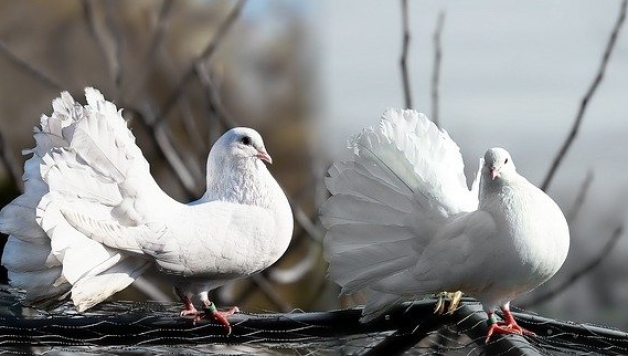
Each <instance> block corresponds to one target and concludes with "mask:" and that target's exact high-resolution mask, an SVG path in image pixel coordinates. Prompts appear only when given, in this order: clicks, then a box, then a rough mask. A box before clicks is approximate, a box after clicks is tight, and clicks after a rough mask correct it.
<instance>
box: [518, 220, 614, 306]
mask: <svg viewBox="0 0 628 356" xmlns="http://www.w3.org/2000/svg"><path fill="white" fill-rule="evenodd" d="M623 232H624V226H623V225H620V226H619V227H617V228H616V229H615V231H613V234H612V235H611V237H610V238H609V239H608V241H606V244H605V245H604V247H603V248H602V250H601V251H600V252H599V253H598V254H597V256H595V257H594V258H593V259H592V260H591V261H589V263H586V264H585V265H583V266H582V268H580V269H579V270H577V271H576V272H574V273H573V274H572V275H571V276H570V277H569V278H567V279H566V280H565V281H564V282H563V283H561V284H559V285H558V286H557V287H556V288H554V289H552V290H550V291H548V292H547V293H545V294H541V295H539V296H538V297H536V298H534V299H532V300H531V301H530V302H528V303H525V304H523V305H521V306H520V307H521V308H530V307H532V306H534V305H538V304H542V303H545V302H547V301H548V300H550V299H552V298H554V297H556V296H558V295H559V294H561V293H564V292H565V291H566V290H567V289H569V288H570V287H571V286H573V285H574V284H575V283H576V282H577V281H578V280H580V279H581V278H582V277H584V276H586V275H587V274H589V273H590V272H591V271H593V270H594V269H595V268H596V267H597V266H598V265H599V264H600V263H602V262H603V261H604V259H605V258H607V257H608V254H609V253H610V252H611V251H612V250H613V248H614V247H615V245H617V242H618V241H619V238H620V237H621V235H622V234H623Z"/></svg>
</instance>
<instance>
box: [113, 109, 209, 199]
mask: <svg viewBox="0 0 628 356" xmlns="http://www.w3.org/2000/svg"><path fill="white" fill-rule="evenodd" d="M124 112H125V113H130V114H133V115H135V116H136V117H139V118H140V120H139V122H140V123H141V124H144V125H145V126H146V128H147V129H148V130H149V132H150V133H151V134H150V135H149V136H150V137H151V139H152V140H153V143H154V144H155V147H157V148H158V150H159V152H160V153H161V154H162V155H163V156H164V157H165V158H166V161H167V162H168V164H169V165H170V167H171V168H172V171H173V172H174V173H175V176H176V177H177V178H178V179H179V182H180V183H181V186H182V187H183V189H184V190H185V192H186V194H187V196H188V198H197V197H198V195H199V189H198V187H199V186H200V184H201V181H202V178H201V177H200V176H199V175H198V174H197V175H195V174H193V173H192V171H191V170H190V169H189V167H187V166H186V165H185V162H184V160H183V159H182V158H181V155H180V154H179V152H178V151H177V150H176V149H175V148H174V145H173V143H172V142H173V140H172V139H171V137H170V136H169V133H171V131H170V130H167V129H166V128H165V127H164V125H158V126H157V125H155V121H156V119H155V117H154V115H153V114H152V111H151V110H150V108H146V109H145V110H142V111H139V110H137V109H134V108H133V107H130V106H127V107H126V109H125V111H124Z"/></svg>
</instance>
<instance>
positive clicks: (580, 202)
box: [565, 170, 594, 224]
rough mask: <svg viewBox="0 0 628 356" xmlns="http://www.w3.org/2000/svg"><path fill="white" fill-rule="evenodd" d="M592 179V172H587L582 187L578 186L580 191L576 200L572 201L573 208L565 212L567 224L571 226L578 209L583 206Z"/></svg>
mask: <svg viewBox="0 0 628 356" xmlns="http://www.w3.org/2000/svg"><path fill="white" fill-rule="evenodd" d="M593 178H594V176H593V171H591V170H589V171H587V176H586V177H585V178H584V182H582V185H581V186H580V190H579V191H578V195H577V196H576V200H575V201H574V203H573V206H572V207H571V209H569V212H567V214H566V216H565V218H566V219H567V222H568V223H569V224H573V222H574V221H575V220H576V217H577V216H578V213H579V212H580V209H581V208H582V205H584V202H585V200H586V198H587V193H588V192H589V188H590V187H591V183H593Z"/></svg>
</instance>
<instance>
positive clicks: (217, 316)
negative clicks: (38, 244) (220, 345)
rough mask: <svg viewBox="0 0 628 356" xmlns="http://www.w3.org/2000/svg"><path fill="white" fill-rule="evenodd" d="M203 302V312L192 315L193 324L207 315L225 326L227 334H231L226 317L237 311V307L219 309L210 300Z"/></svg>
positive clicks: (238, 310)
mask: <svg viewBox="0 0 628 356" xmlns="http://www.w3.org/2000/svg"><path fill="white" fill-rule="evenodd" d="M204 304H205V306H204V310H205V312H203V313H197V314H196V316H195V317H194V324H196V323H197V322H198V321H200V320H201V319H203V318H204V317H207V316H209V317H211V318H212V319H214V320H215V321H216V322H218V323H219V324H221V325H223V326H224V327H225V329H226V331H227V335H231V324H230V323H229V320H227V317H228V316H231V315H233V314H235V313H239V312H240V309H239V308H238V307H233V308H231V309H229V310H226V311H219V310H218V309H216V306H214V303H212V302H207V303H204Z"/></svg>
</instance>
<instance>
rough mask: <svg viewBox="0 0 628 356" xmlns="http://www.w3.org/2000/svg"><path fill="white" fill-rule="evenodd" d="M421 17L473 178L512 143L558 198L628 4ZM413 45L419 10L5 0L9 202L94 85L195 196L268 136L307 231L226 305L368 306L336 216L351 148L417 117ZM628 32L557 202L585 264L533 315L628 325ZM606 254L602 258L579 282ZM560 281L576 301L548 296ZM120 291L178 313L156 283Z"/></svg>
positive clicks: (427, 6) (421, 50) (0, 54)
mask: <svg viewBox="0 0 628 356" xmlns="http://www.w3.org/2000/svg"><path fill="white" fill-rule="evenodd" d="M408 5H409V6H408V11H407V15H408V21H409V22H408V23H409V28H408V30H409V33H410V35H411V37H410V42H409V48H408V49H409V51H408V56H407V66H408V76H407V78H408V79H409V87H410V94H411V98H412V107H413V108H415V109H417V110H419V111H421V112H424V113H426V114H427V115H428V116H429V117H437V119H438V122H439V125H440V126H441V127H443V128H444V129H445V130H447V131H448V132H449V134H450V135H451V137H452V138H453V139H454V141H456V142H457V143H458V145H459V146H460V148H461V152H462V154H463V156H464V159H465V163H466V166H467V175H468V176H469V177H474V176H475V171H476V169H477V162H478V158H479V157H480V156H481V155H482V154H483V153H484V151H485V150H486V149H487V148H488V147H492V146H503V147H505V148H507V149H508V150H509V151H510V152H511V153H512V155H513V157H514V160H515V161H516V163H517V167H518V170H519V171H520V172H521V173H522V174H523V175H524V176H526V177H527V178H528V179H530V180H531V181H532V182H533V183H535V184H537V185H541V184H542V182H543V180H544V179H545V177H546V176H547V173H548V170H549V168H550V166H551V163H552V160H553V159H554V157H555V156H556V154H557V152H558V150H559V148H560V147H561V145H562V144H563V141H564V140H565V138H566V137H567V135H568V133H569V130H570V129H571V128H572V125H573V122H574V120H575V118H576V114H577V112H578V109H579V107H580V105H581V101H582V99H583V97H584V95H585V93H586V91H587V90H588V88H589V86H590V85H591V83H592V82H593V79H594V77H595V76H596V73H597V72H598V68H599V66H600V61H601V59H602V55H603V53H604V51H605V48H606V46H607V42H608V39H609V36H610V34H611V31H612V29H613V26H614V24H615V22H616V19H617V17H618V15H619V9H620V2H619V1H604V2H600V1H594V0H573V1H569V2H566V1H540V0H534V1H527V2H516V1H510V0H508V1H499V0H480V1H474V2H464V1H436V0H432V1H428V0H422V1H409V4H408ZM439 18H440V19H441V20H440V26H437V25H439ZM437 29H438V30H437ZM622 32H625V31H622ZM435 33H437V34H438V35H439V36H437V37H438V38H439V41H438V43H439V45H440V48H441V52H440V53H441V57H440V60H439V61H436V60H435V59H434V58H435V42H434V35H435ZM402 35H403V23H402V2H401V1H386V2H384V1H378V0H360V1H358V0H352V1H333V0H322V1H314V0H311V1H288V0H254V1H248V2H246V1H227V0H221V1H200V0H182V1H177V2H175V1H168V0H165V1H148V0H141V1H133V2H131V1H128V2H122V1H113V0H101V1H96V0H83V1H80V0H58V1H55V2H50V1H46V0H37V1H35V0H28V1H23V0H5V1H2V2H0V78H1V80H0V134H1V138H2V140H1V141H2V142H1V147H2V152H1V153H2V163H3V166H2V169H1V170H0V177H1V187H2V189H1V192H0V203H1V205H2V206H4V205H5V204H6V203H8V202H9V201H11V200H12V199H13V198H15V197H16V196H17V195H18V194H19V192H20V189H21V181H20V176H21V174H22V165H23V162H24V160H25V157H23V156H21V154H20V151H21V149H22V148H26V147H32V146H33V145H34V141H33V139H32V136H31V135H32V127H33V126H36V125H38V123H39V116H40V115H41V114H42V113H47V114H49V113H50V112H51V111H52V109H51V105H50V103H51V101H52V99H54V98H55V97H56V96H58V94H59V92H60V91H62V90H67V91H69V92H70V93H71V94H72V95H73V96H74V97H75V99H77V100H79V101H83V98H82V95H83V94H82V91H83V88H84V87H85V86H94V87H96V88H98V89H100V90H101V91H102V92H103V94H104V95H105V97H106V98H108V99H109V100H113V101H114V102H115V103H116V104H117V105H118V107H120V108H124V114H125V118H127V119H128V120H129V122H130V126H131V127H132V130H133V133H134V134H135V135H136V136H137V138H138V145H139V146H140V147H141V149H142V151H143V152H144V154H145V155H146V157H147V158H148V160H149V162H151V170H152V172H153V174H154V175H155V176H156V177H157V179H158V182H159V183H160V185H161V186H162V188H163V189H164V190H166V191H167V192H168V193H170V194H171V195H172V196H174V197H175V198H177V199H179V200H182V201H186V200H190V199H193V198H196V197H198V196H200V195H201V194H202V192H203V190H204V182H205V180H204V170H205V168H204V164H205V159H206V156H207V152H208V151H209V148H210V147H211V145H212V143H213V142H214V141H215V139H217V138H218V137H219V136H220V135H221V134H222V133H223V132H224V131H225V130H226V129H227V128H229V127H231V126H235V125H244V126H251V127H254V128H255V129H257V130H258V131H260V132H261V134H262V136H263V137H264V138H265V141H266V145H267V148H268V150H269V152H270V154H271V155H272V156H273V160H274V162H275V163H274V164H273V165H272V166H271V167H270V169H271V171H272V172H273V174H274V175H275V177H277V179H278V181H279V182H280V184H282V186H283V187H284V188H285V190H286V191H287V193H288V195H289V197H290V199H291V202H292V204H293V208H294V211H295V219H296V221H297V225H296V228H295V235H294V237H293V241H292V244H291V246H290V249H289V251H288V253H287V254H286V255H285V256H284V257H283V258H282V259H281V260H280V261H279V262H278V263H277V264H276V265H275V266H274V267H272V268H270V269H269V270H267V271H265V272H264V273H262V274H260V275H259V276H257V277H255V278H253V279H250V280H246V281H240V282H237V283H234V284H231V285H228V286H226V287H224V288H222V289H221V290H219V291H217V292H216V293H215V295H214V299H215V300H216V301H217V303H218V304H219V305H231V304H237V305H239V306H240V307H241V308H242V309H243V310H246V311H249V312H263V311H271V310H272V311H283V312H288V311H291V310H293V309H295V308H300V309H303V310H308V311H310V310H311V311H313V310H319V311H320V310H328V309H332V308H338V307H345V306H349V305H352V304H353V303H356V302H357V303H359V302H360V296H356V297H355V298H343V299H341V300H339V299H338V298H337V293H338V289H337V288H336V287H335V286H334V285H332V284H331V283H329V282H327V281H326V279H325V272H326V263H325V262H324V260H323V256H322V246H321V242H322V237H323V236H324V231H323V230H322V229H321V227H320V224H319V223H318V220H317V207H318V206H319V205H320V204H321V203H322V202H323V201H324V200H325V199H326V197H327V193H326V190H325V188H324V184H323V182H322V179H323V177H324V176H325V172H326V169H327V167H328V166H329V164H330V163H331V162H332V161H333V160H335V159H340V158H342V157H346V155H347V154H348V152H347V150H346V148H345V147H346V141H347V139H348V138H349V137H350V136H351V135H353V134H356V133H358V132H360V130H361V129H362V128H363V127H365V126H370V125H376V124H377V122H378V119H379V116H380V114H381V113H382V112H383V111H384V110H385V109H386V108H388V107H404V106H405V105H406V102H405V99H404V90H403V86H402V83H403V80H402V79H403V77H402V72H401V70H400V65H399V62H400V58H401V53H402V38H403V36H402ZM627 38H628V37H627V35H626V34H625V33H620V34H619V37H618V40H617V43H616V45H615V48H614V49H613V53H612V56H611V58H610V61H609V63H608V67H607V68H606V71H605V74H604V78H603V81H602V82H601V83H600V86H599V88H598V90H597V91H596V92H595V95H594V96H593V97H592V98H591V100H589V101H588V106H587V108H586V109H587V110H586V113H585V115H584V117H583V122H582V125H581V126H580V127H579V132H578V135H577V137H576V139H575V141H574V144H573V146H572V147H571V149H570V150H569V151H568V153H567V155H566V156H565V159H564V161H563V162H562V164H561V166H560V167H559V169H558V171H557V174H556V175H555V177H554V179H553V181H552V183H551V185H550V186H549V189H548V193H549V194H550V195H551V196H552V197H553V198H554V199H555V200H556V201H557V202H558V203H559V205H560V206H561V207H562V208H563V210H564V211H565V212H566V213H567V215H568V216H569V218H570V224H571V229H572V248H571V251H570V256H569V258H568V261H567V263H566V265H565V266H564V268H563V269H562V270H561V272H559V274H558V275H557V276H556V277H555V278H554V279H552V280H551V281H550V282H549V283H547V284H546V285H545V286H543V287H542V288H540V289H539V290H538V291H536V292H534V293H533V294H531V295H530V296H527V297H524V298H521V299H519V300H516V301H515V302H514V303H513V304H514V305H525V306H526V307H527V308H528V309H529V310H533V311H536V312H538V313H541V314H543V315H546V316H548V317H553V318H558V319H564V320H572V321H576V322H591V323H602V324H608V325H612V326H615V327H619V328H622V329H624V330H626V329H628V320H627V319H626V318H625V317H624V315H625V313H624V312H623V306H624V305H625V304H627V303H628V283H627V280H626V278H627V277H626V276H627V275H628V273H627V272H628V265H626V263H625V261H626V257H627V256H628V242H627V241H626V239H625V238H624V237H622V236H621V234H617V235H615V236H617V237H618V239H616V240H611V239H612V237H613V234H614V231H616V230H617V229H618V228H620V227H622V226H623V224H624V222H625V221H626V212H627V208H628V205H627V203H626V201H627V200H626V196H628V179H627V178H628V159H626V152H628V140H626V139H625V138H626V137H627V136H628V117H627V116H626V115H627V113H628V100H626V95H627V93H628V41H627ZM435 63H439V64H440V68H439V69H437V70H435ZM435 72H438V73H439V79H438V80H437V82H436V83H437V86H436V87H435V86H434V84H433V83H434V82H433V79H432V78H433V75H434V73H435ZM435 88H436V89H437V93H438V101H437V103H438V106H437V107H436V106H435V105H434V100H433V97H432V93H433V90H435ZM436 110H437V113H438V114H437V115H436V114H435V113H436ZM4 238H5V237H3V239H4ZM3 241H4V240H3ZM608 241H615V242H613V243H612V244H609V243H608ZM591 261H597V262H599V263H591V265H592V266H594V268H591V269H590V270H589V271H587V272H586V273H583V274H581V275H582V277H581V278H578V279H577V280H576V281H575V282H574V283H568V281H570V280H571V279H572V278H573V276H574V274H575V273H579V271H581V270H582V268H583V267H585V266H587V265H588V264H589V263H590V262H591ZM4 281H5V282H6V275H5V276H4ZM563 285H568V287H566V288H565V287H562V286H563ZM556 288H559V289H560V290H561V293H557V294H556V295H555V296H554V297H552V298H549V299H547V300H545V301H543V302H538V299H537V298H539V297H540V296H542V295H544V294H545V293H547V292H551V291H553V290H555V289H556ZM114 298H118V299H133V300H145V299H153V300H164V301H165V300H175V297H174V294H173V293H172V291H171V289H170V286H165V285H160V284H159V283H158V281H156V279H155V278H154V277H153V276H150V275H149V276H146V277H145V278H142V279H141V280H140V281H138V283H136V285H135V287H134V288H130V289H128V290H126V291H123V292H121V293H119V294H118V295H116V296H114Z"/></svg>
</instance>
